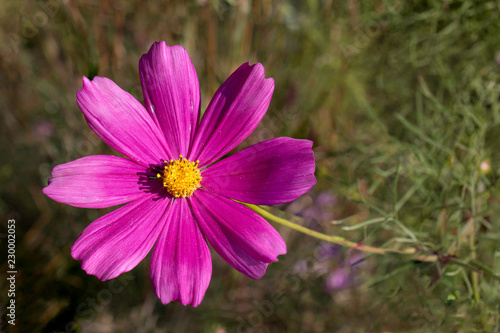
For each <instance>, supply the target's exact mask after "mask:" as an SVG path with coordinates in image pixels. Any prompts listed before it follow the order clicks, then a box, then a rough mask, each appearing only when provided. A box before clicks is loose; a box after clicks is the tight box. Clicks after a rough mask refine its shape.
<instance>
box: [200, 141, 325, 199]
mask: <svg viewBox="0 0 500 333" xmlns="http://www.w3.org/2000/svg"><path fill="white" fill-rule="evenodd" d="M311 147H312V142H311V141H309V140H298V139H292V138H285V137H283V138H275V139H271V140H268V141H264V142H261V143H258V144H255V145H253V146H250V147H248V148H246V149H243V150H242V151H240V152H238V153H236V154H234V155H232V156H230V157H228V158H225V159H223V160H222V161H219V162H217V163H215V164H214V165H212V166H210V167H208V168H207V169H205V170H203V171H202V174H201V175H202V182H201V185H202V186H203V187H205V188H207V189H209V190H211V191H213V192H216V193H219V194H222V195H224V196H226V197H228V198H232V199H236V200H238V201H242V202H248V203H252V204H256V205H274V204H280V203H284V202H290V201H293V200H295V199H297V198H298V197H299V196H300V195H302V194H304V193H306V192H307V191H308V190H309V189H310V188H311V187H312V186H313V185H314V184H316V178H315V177H314V169H315V164H314V156H313V151H312V150H311Z"/></svg>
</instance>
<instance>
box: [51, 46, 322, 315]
mask: <svg viewBox="0 0 500 333" xmlns="http://www.w3.org/2000/svg"><path fill="white" fill-rule="evenodd" d="M139 72H140V79H141V84H142V90H143V94H144V103H145V106H146V107H144V106H142V105H141V104H140V103H139V102H138V101H137V100H136V99H134V98H133V97H132V96H131V95H130V94H128V93H127V92H125V91H124V90H122V89H120V88H119V87H118V86H117V85H116V84H115V83H114V82H113V81H111V80H109V79H107V78H103V77H95V78H94V79H93V80H92V81H90V80H89V79H87V78H86V77H84V78H83V88H82V90H80V91H79V92H78V93H77V103H78V106H79V107H80V109H81V110H82V112H83V114H84V115H85V118H86V120H87V122H88V124H89V126H90V128H92V130H93V131H94V132H95V133H96V134H97V135H98V136H99V137H100V138H101V139H102V140H103V141H104V142H105V143H106V144H108V145H109V146H110V147H112V148H113V149H114V150H116V151H117V152H118V153H121V154H123V155H124V156H125V157H126V158H122V157H116V156H105V155H96V156H87V157H83V158H80V159H77V160H75V161H73V162H69V163H66V164H62V165H58V166H56V167H55V168H54V169H53V171H52V178H51V179H50V180H49V185H48V186H47V187H45V188H44V189H43V192H44V193H45V194H46V195H47V196H49V197H50V198H52V199H53V200H55V201H58V202H61V203H65V204H68V205H71V206H75V207H84V208H105V207H111V206H115V205H121V204H125V203H128V204H126V205H124V206H122V207H120V208H118V209H116V210H114V211H113V212H111V213H109V214H107V215H104V216H102V217H100V218H98V219H97V220H95V221H94V222H92V223H91V224H90V225H89V226H88V227H87V228H86V229H85V230H84V231H83V233H82V235H81V236H80V238H78V240H77V241H76V243H75V244H74V245H73V248H72V249H71V255H72V256H73V258H75V259H77V260H81V262H82V268H83V269H84V270H85V271H86V272H87V273H88V274H92V275H95V276H97V277H98V278H99V279H100V280H102V281H104V280H108V279H112V278H115V277H117V276H119V275H120V274H122V273H124V272H128V271H130V270H131V269H132V268H134V267H135V266H136V265H137V264H138V263H139V262H140V261H141V260H142V259H143V258H144V257H145V256H146V255H147V254H148V252H149V251H150V250H151V249H152V248H153V247H154V249H153V254H152V257H151V264H150V267H151V268H150V275H151V282H152V284H153V286H154V290H155V292H156V295H158V297H159V298H160V300H161V302H162V303H164V304H166V303H168V302H170V301H179V302H181V303H182V304H184V305H187V304H190V305H192V306H197V305H198V304H199V303H200V302H201V300H202V299H203V296H204V294H205V291H206V289H207V287H208V284H209V282H210V277H211V274H212V262H211V256H210V250H209V247H208V243H210V244H211V246H212V247H213V248H214V250H215V251H216V252H217V253H218V254H219V255H220V256H221V257H222V258H223V259H224V260H226V261H227V262H228V263H229V264H230V265H232V266H233V267H234V268H235V269H237V270H238V271H240V272H241V273H243V274H246V275H248V276H249V277H251V278H254V279H258V278H261V277H262V276H263V275H264V273H265V271H266V268H267V266H268V265H269V263H271V262H275V261H277V256H278V255H281V254H285V253H286V245H285V242H284V241H283V239H282V238H281V236H280V235H279V233H278V232H277V231H276V230H275V229H274V228H273V227H272V226H271V225H269V224H268V223H267V222H266V221H265V220H264V219H263V218H262V217H261V216H260V215H258V214H257V213H255V212H254V211H252V210H251V209H249V208H247V207H246V206H243V205H242V204H240V203H238V202H236V201H234V200H238V201H240V202H246V203H252V204H258V205H273V204H279V203H284V202H289V201H292V200H294V199H296V198H297V197H299V196H300V195H302V194H303V193H305V192H307V191H308V190H309V189H310V188H311V187H312V186H313V185H314V184H315V183H316V179H315V177H314V168H315V164H314V157H313V152H312V150H311V147H312V142H311V141H308V140H297V139H291V138H286V137H281V138H275V139H272V140H268V141H265V142H261V143H259V144H256V145H253V146H250V147H248V148H246V149H243V150H242V151H240V152H238V153H235V154H234V155H232V156H230V157H227V158H224V159H222V160H220V161H218V160H219V159H220V158H222V157H223V156H224V155H226V154H227V153H229V152H230V151H231V150H232V149H233V148H235V147H236V146H237V145H238V144H239V143H241V142H242V141H243V140H244V139H245V138H246V137H248V135H249V134H250V133H252V131H253V130H254V129H255V128H256V127H257V125H258V124H259V122H260V120H261V119H262V117H263V116H264V114H265V113H266V110H267V108H268V106H269V102H270V100H271V96H272V93H273V90H274V81H273V79H272V78H268V79H266V78H265V76H264V67H263V66H262V65H261V64H259V63H257V64H255V65H251V66H250V65H249V64H248V63H247V64H243V65H242V66H241V67H240V68H238V69H237V70H236V71H235V72H234V73H233V74H232V75H231V76H230V77H229V78H228V79H227V80H226V81H225V82H224V83H223V84H222V86H221V87H220V88H219V90H217V92H216V93H215V96H214V97H213V99H212V101H211V102H210V104H209V105H208V108H207V110H206V111H205V113H204V115H203V118H202V119H201V121H200V120H199V118H200V92H199V86H198V78H197V75H196V71H195V69H194V67H193V65H192V63H191V60H190V59H189V55H188V53H187V52H186V50H185V49H184V48H183V47H181V46H172V47H169V46H167V45H166V44H165V42H156V43H154V44H153V46H152V47H151V49H150V50H149V52H148V53H147V54H145V55H143V56H142V58H141V60H140V62H139ZM207 242H208V243H207ZM155 243H156V244H155Z"/></svg>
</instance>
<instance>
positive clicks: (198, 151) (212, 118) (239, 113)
mask: <svg viewBox="0 0 500 333" xmlns="http://www.w3.org/2000/svg"><path fill="white" fill-rule="evenodd" d="M264 75H265V73H264V67H263V66H262V65H261V64H259V63H257V64H255V65H252V66H250V65H249V64H248V63H247V64H243V65H241V67H240V68H238V69H237V70H236V71H235V72H234V73H233V74H231V76H230V77H229V78H228V79H227V80H226V81H225V82H224V83H223V84H222V86H220V88H219V89H218V90H217V92H216V93H215V95H214V97H213V98H212V101H211V102H210V104H209V105H208V108H207V110H206V112H205V114H204V115H203V119H202V120H201V123H200V126H199V127H198V131H197V133H196V136H195V138H194V142H193V145H192V147H191V152H190V155H189V157H188V159H189V160H191V161H195V160H200V166H201V167H203V166H206V165H210V164H212V163H213V162H215V161H217V160H218V159H219V158H221V157H222V156H224V155H225V154H226V153H228V152H229V151H230V150H232V149H233V148H234V147H236V146H237V145H238V144H240V143H241V142H242V141H243V140H244V139H245V138H246V137H248V135H250V133H252V132H253V130H254V129H255V128H256V127H257V125H258V124H259V122H260V120H261V119H262V117H263V116H264V114H265V113H266V111H267V108H268V107H269V102H270V101H271V97H272V94H273V90H274V80H273V79H272V78H269V79H265V76H264Z"/></svg>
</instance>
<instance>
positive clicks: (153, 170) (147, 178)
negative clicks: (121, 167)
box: [137, 162, 173, 200]
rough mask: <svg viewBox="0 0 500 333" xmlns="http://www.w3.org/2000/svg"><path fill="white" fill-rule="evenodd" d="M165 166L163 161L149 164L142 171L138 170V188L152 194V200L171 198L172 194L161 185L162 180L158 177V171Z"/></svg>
mask: <svg viewBox="0 0 500 333" xmlns="http://www.w3.org/2000/svg"><path fill="white" fill-rule="evenodd" d="M164 167H165V163H163V162H162V163H159V164H150V165H149V167H148V168H147V169H146V170H145V171H144V172H138V173H137V175H138V176H139V180H138V181H137V183H138V184H139V189H140V190H141V191H144V192H146V193H150V194H152V195H153V196H154V198H153V200H159V199H164V198H173V196H172V195H171V194H170V193H168V192H167V190H166V189H165V187H163V182H162V179H161V178H158V173H160V172H162V170H163V169H164Z"/></svg>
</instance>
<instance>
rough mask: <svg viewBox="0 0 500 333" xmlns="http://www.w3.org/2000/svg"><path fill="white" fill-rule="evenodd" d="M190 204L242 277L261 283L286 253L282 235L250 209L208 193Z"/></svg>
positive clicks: (212, 240)
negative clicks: (244, 275)
mask: <svg viewBox="0 0 500 333" xmlns="http://www.w3.org/2000/svg"><path fill="white" fill-rule="evenodd" d="M189 200H190V201H191V207H192V209H193V212H194V215H195V217H196V220H197V221H198V224H199V226H200V228H201V230H202V232H203V234H204V235H205V237H207V239H208V241H209V243H210V244H211V245H212V247H213V248H214V249H215V251H217V253H218V254H219V255H220V256H221V257H222V258H223V259H224V260H225V261H227V262H228V263H229V264H230V265H231V266H233V267H234V268H235V269H237V270H238V271H240V272H241V273H243V274H246V275H248V276H249V277H251V278H253V279H259V278H261V277H262V276H263V275H264V274H265V272H266V268H267V266H268V265H269V263H271V262H274V261H278V259H277V257H278V255H280V254H285V253H286V244H285V242H284V241H283V239H282V238H281V236H280V234H279V233H278V232H277V231H276V230H275V229H274V228H273V227H272V226H271V225H270V224H269V223H267V221H266V220H264V219H263V218H262V217H261V216H260V215H258V214H257V213H255V212H254V211H253V210H251V209H250V208H248V207H245V206H243V205H241V204H239V203H237V202H234V201H232V200H230V199H227V198H226V197H223V196H220V195H218V194H215V193H212V192H209V191H207V190H204V189H198V190H196V191H195V192H194V195H193V196H191V197H190V198H189Z"/></svg>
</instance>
